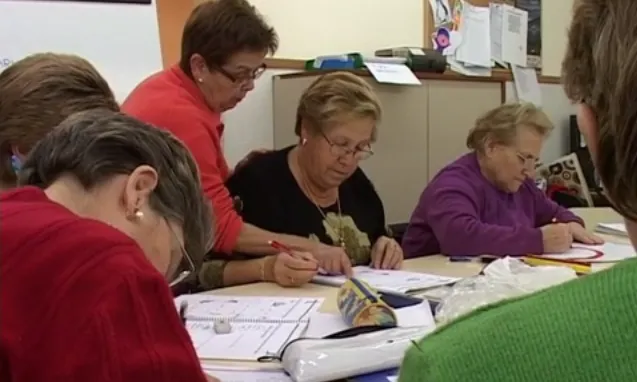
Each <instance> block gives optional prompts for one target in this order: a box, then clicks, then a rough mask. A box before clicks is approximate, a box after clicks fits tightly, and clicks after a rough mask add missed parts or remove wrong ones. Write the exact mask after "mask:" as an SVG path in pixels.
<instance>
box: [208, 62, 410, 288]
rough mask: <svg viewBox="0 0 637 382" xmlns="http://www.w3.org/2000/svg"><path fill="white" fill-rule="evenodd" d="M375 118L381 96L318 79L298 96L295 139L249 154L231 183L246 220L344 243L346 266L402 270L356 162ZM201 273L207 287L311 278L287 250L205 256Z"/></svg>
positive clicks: (366, 150) (349, 77)
mask: <svg viewBox="0 0 637 382" xmlns="http://www.w3.org/2000/svg"><path fill="white" fill-rule="evenodd" d="M380 117H381V107H380V104H379V101H378V98H377V97H376V95H375V94H374V93H373V91H372V89H371V88H370V86H369V85H368V84H367V83H366V82H365V81H363V80H362V79H360V78H359V77H357V76H355V75H353V74H351V73H346V72H335V73H330V74H326V75H324V76H322V77H320V78H319V79H317V80H316V81H315V82H314V83H313V84H311V85H310V86H309V88H308V89H307V90H306V91H305V92H304V94H303V95H302V96H301V100H300V101H299V105H298V108H297V117H296V126H295V133H296V135H297V136H298V137H299V140H298V143H297V144H296V145H293V146H290V147H286V148H284V149H281V150H277V151H272V152H269V153H265V154H260V155H259V156H256V157H254V158H253V159H252V160H250V162H248V163H247V164H246V165H245V166H243V167H241V168H240V169H239V170H237V171H236V172H235V173H234V174H233V175H232V176H231V177H230V179H229V180H228V182H227V186H228V188H229V190H230V192H231V193H232V195H233V196H235V197H236V198H237V199H238V204H239V207H240V208H241V211H240V213H241V215H242V217H243V219H244V220H245V221H246V222H249V223H252V224H254V225H257V226H259V227H263V228H265V229H268V230H270V231H273V232H282V233H287V234H291V235H297V236H301V237H306V238H309V239H310V240H312V241H314V242H317V243H318V242H320V243H324V244H326V245H330V246H336V247H339V248H343V250H344V251H345V252H346V253H347V256H348V258H347V262H348V263H349V264H351V265H369V264H372V265H373V266H376V267H378V268H385V269H393V268H399V267H400V266H401V264H402V260H403V254H402V250H401V248H400V246H399V245H398V243H396V241H394V240H393V239H390V238H389V237H388V236H387V233H386V227H385V215H384V211H383V204H382V202H381V200H380V198H379V196H378V194H377V193H376V190H375V189H374V186H373V185H372V183H371V182H370V180H369V179H368V178H367V176H365V174H364V173H363V171H362V170H361V169H360V168H359V167H358V166H359V163H360V162H361V161H362V160H365V159H367V158H369V157H370V156H371V155H372V154H373V151H372V148H371V146H372V144H373V142H374V141H375V140H376V125H377V123H378V122H379V120H380ZM339 266H340V264H339V263H326V264H321V267H322V268H324V269H325V270H334V269H336V270H338V269H339ZM202 272H203V273H202V274H201V275H202V277H201V279H202V281H203V282H204V284H205V285H206V286H207V287H210V288H211V287H220V286H229V285H236V284H244V283H249V282H254V281H269V282H276V283H278V284H280V285H283V286H299V285H302V284H304V283H307V282H308V281H310V279H311V278H312V277H313V276H314V275H315V272H314V271H313V270H306V269H304V267H303V264H302V263H299V260H298V259H296V258H295V257H293V256H289V255H287V254H278V255H272V256H265V257H263V258H261V259H252V260H249V259H248V260H233V261H229V262H227V261H223V260H217V261H208V262H206V264H205V265H204V269H203V271H202Z"/></svg>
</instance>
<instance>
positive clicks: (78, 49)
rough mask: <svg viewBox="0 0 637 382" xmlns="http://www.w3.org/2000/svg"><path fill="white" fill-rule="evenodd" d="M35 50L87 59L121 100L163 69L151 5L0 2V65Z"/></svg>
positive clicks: (157, 31)
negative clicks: (149, 76)
mask: <svg viewBox="0 0 637 382" xmlns="http://www.w3.org/2000/svg"><path fill="white" fill-rule="evenodd" d="M37 52H57V53H74V54H77V55H80V56H82V57H84V58H86V59H88V60H89V61H91V62H92V63H93V64H94V65H95V66H96V67H97V69H98V70H99V71H100V72H101V73H102V74H103V75H104V76H105V77H106V79H107V80H108V81H109V83H110V85H111V87H112V88H113V90H114V91H115V93H116V96H117V97H118V99H120V100H123V99H124V97H126V95H127V94H128V93H129V92H130V91H131V90H132V89H133V87H134V86H135V85H136V84H137V83H138V82H139V81H140V80H141V79H142V78H144V77H145V76H147V75H148V74H150V73H153V72H155V71H157V70H160V69H161V68H162V60H161V51H160V43H159V28H158V23H157V12H156V5H155V4H154V3H153V4H152V5H134V4H96V3H77V2H59V1H58V2H44V1H0V70H2V68H3V66H4V65H3V64H2V63H4V64H8V63H9V62H11V61H16V60H19V59H21V58H23V57H24V56H27V55H29V54H33V53H37Z"/></svg>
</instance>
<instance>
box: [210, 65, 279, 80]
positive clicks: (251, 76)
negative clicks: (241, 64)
mask: <svg viewBox="0 0 637 382" xmlns="http://www.w3.org/2000/svg"><path fill="white" fill-rule="evenodd" d="M266 68H267V67H266V65H265V64H261V66H259V67H258V68H256V69H254V70H252V71H251V72H244V73H242V74H232V73H230V72H229V71H227V70H226V69H224V68H222V67H221V66H218V67H217V71H218V72H219V73H221V74H223V75H224V76H225V77H226V78H227V79H229V80H230V81H232V82H233V83H235V84H245V83H247V82H250V81H254V80H256V79H257V78H259V77H261V75H263V73H264V72H265V69H266Z"/></svg>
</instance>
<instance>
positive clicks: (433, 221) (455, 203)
mask: <svg viewBox="0 0 637 382" xmlns="http://www.w3.org/2000/svg"><path fill="white" fill-rule="evenodd" d="M445 183H447V184H439V185H438V187H437V188H436V190H435V191H433V192H432V194H431V198H430V200H428V201H427V203H428V205H429V208H428V216H427V221H428V222H429V224H430V226H431V228H432V230H433V232H434V234H435V235H436V238H437V239H438V242H439V244H440V250H441V252H442V253H443V254H446V255H450V256H479V255H485V254H489V255H497V256H503V255H525V254H529V253H542V252H543V250H544V246H543V244H542V233H541V232H540V230H539V229H538V228H531V227H520V226H517V227H512V226H501V225H495V224H486V223H483V222H482V221H480V217H479V215H478V201H479V200H480V199H479V196H478V195H477V193H476V192H475V191H474V190H473V189H472V188H471V187H466V186H464V185H457V184H451V183H452V182H445Z"/></svg>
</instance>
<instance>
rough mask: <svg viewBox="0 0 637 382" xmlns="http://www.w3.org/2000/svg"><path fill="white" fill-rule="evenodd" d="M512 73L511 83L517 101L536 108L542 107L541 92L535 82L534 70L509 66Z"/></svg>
mask: <svg viewBox="0 0 637 382" xmlns="http://www.w3.org/2000/svg"><path fill="white" fill-rule="evenodd" d="M511 71H512V72H513V83H514V84H515V93H516V95H517V98H518V101H520V102H530V103H532V104H534V105H536V106H538V107H541V106H542V92H541V90H540V83H539V82H538V80H537V72H536V71H535V68H523V67H521V66H517V65H511Z"/></svg>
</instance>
